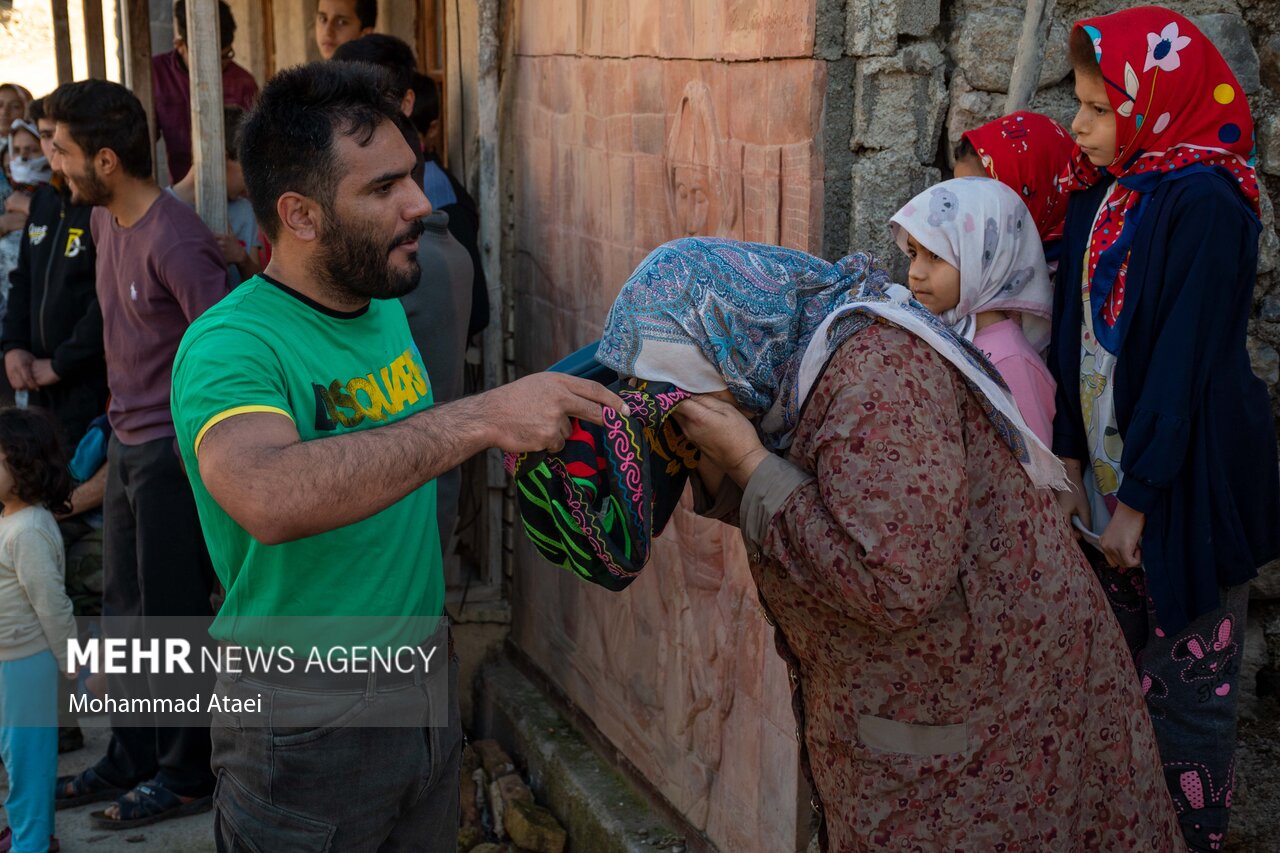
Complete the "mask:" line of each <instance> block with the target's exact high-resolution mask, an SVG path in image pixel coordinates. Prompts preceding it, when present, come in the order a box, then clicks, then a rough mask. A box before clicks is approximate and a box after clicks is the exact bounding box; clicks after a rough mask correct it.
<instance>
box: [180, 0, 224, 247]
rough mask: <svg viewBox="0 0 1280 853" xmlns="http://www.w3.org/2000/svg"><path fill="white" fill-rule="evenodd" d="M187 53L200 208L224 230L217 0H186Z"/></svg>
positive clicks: (217, 228) (215, 226)
mask: <svg viewBox="0 0 1280 853" xmlns="http://www.w3.org/2000/svg"><path fill="white" fill-rule="evenodd" d="M187 56H188V62H187V65H188V68H189V69H190V74H191V143H192V144H191V154H192V166H191V168H193V169H195V170H196V211H197V212H199V214H200V218H201V219H203V220H204V222H205V224H206V225H208V226H209V230H210V231H212V232H213V233H214V234H225V233H226V232H227V154H226V150H227V149H226V144H225V142H224V137H223V126H222V43H221V41H220V40H219V37H218V0H187ZM174 177H175V178H177V176H176V175H175V176H174Z"/></svg>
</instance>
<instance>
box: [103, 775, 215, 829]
mask: <svg viewBox="0 0 1280 853" xmlns="http://www.w3.org/2000/svg"><path fill="white" fill-rule="evenodd" d="M116 805H118V806H119V807H120V817H118V818H110V817H107V812H106V809H101V810H99V811H96V812H90V813H89V817H90V818H92V819H93V824H94V826H96V827H97V828H98V829H110V830H120V829H134V828H136V827H139V826H150V825H151V824H153V823H159V822H160V821H162V820H169V819H170V818H175V817H186V816H187V815H193V814H200V813H201V812H207V811H209V809H211V808H213V795H212V794H206V795H205V796H203V797H196V798H195V799H194V800H191V801H190V802H188V803H184V802H182V800H180V799H178V795H177V794H175V793H173V792H172V791H170V790H168V789H167V788H161V787H160V786H159V785H156V784H154V783H152V782H145V783H143V784H141V785H138V786H136V787H135V788H134V789H133V790H132V791H129V792H127V793H126V794H125V795H124V796H122V797H120V798H119V799H117V800H116Z"/></svg>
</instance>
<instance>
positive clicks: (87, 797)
mask: <svg viewBox="0 0 1280 853" xmlns="http://www.w3.org/2000/svg"><path fill="white" fill-rule="evenodd" d="M68 787H69V788H70V789H71V793H67V788H68ZM123 793H124V788H121V787H120V786H118V785H113V784H112V783H110V782H108V781H107V780H106V779H103V778H102V777H101V776H99V775H98V774H97V771H95V770H94V769H93V768H92V767H90V768H89V769H88V770H86V771H84V772H83V773H81V774H79V775H77V776H59V777H58V782H57V788H56V789H55V790H54V794H53V806H54V808H55V809H57V810H58V811H61V810H62V809H69V808H73V807H75V806H83V805H84V804H85V803H96V802H99V801H101V800H114V799H115V798H116V797H118V796H120V795H121V794H123Z"/></svg>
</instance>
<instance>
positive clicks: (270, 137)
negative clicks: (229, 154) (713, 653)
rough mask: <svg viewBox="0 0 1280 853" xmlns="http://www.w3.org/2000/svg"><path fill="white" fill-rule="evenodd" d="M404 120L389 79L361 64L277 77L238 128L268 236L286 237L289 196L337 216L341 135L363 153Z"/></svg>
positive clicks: (328, 65) (322, 65) (315, 67)
mask: <svg viewBox="0 0 1280 853" xmlns="http://www.w3.org/2000/svg"><path fill="white" fill-rule="evenodd" d="M399 114H400V104H399V102H398V101H397V100H395V99H394V98H392V97H391V96H390V95H389V94H388V91H387V78H386V74H385V73H384V72H383V71H382V70H381V69H380V68H378V67H376V66H373V65H368V64H366V63H363V62H313V63H311V64H310V65H300V66H298V67H296V68H290V69H288V70H285V71H281V72H280V73H279V74H277V75H276V76H274V77H272V78H271V80H270V81H269V82H268V83H267V85H266V87H265V88H264V89H263V90H262V92H261V93H260V94H259V95H258V104H257V106H256V107H254V109H253V111H252V112H251V113H249V117H248V118H247V119H245V121H244V124H243V126H242V127H241V128H240V163H241V165H242V167H243V168H244V181H245V186H246V187H247V188H248V190H249V201H251V202H252V203H253V212H254V215H255V216H256V217H257V219H258V224H259V225H261V226H262V229H263V231H265V232H266V234H267V237H269V238H271V239H272V240H274V239H276V237H277V236H278V235H279V233H280V227H281V223H280V217H279V215H278V214H277V213H276V202H277V201H278V200H279V198H280V196H282V195H284V194H285V193H287V192H296V193H299V194H301V195H304V196H306V197H308V198H312V199H315V200H316V201H318V202H319V203H320V204H321V205H323V206H324V208H325V209H326V210H332V209H333V198H334V194H335V192H336V191H337V187H338V182H339V181H340V180H341V178H342V175H343V174H344V172H345V167H344V166H343V164H342V163H340V162H339V161H338V158H337V155H336V154H335V152H334V147H335V146H334V143H335V141H336V139H337V136H338V135H339V134H340V135H342V136H349V137H351V138H352V139H354V140H355V141H356V143H357V144H359V145H361V146H365V145H368V144H369V142H370V141H371V140H372V139H373V134H374V131H376V130H377V128H378V125H380V124H381V123H382V122H384V121H388V120H390V121H394V120H395V117H396V116H397V115H399ZM144 126H145V122H144Z"/></svg>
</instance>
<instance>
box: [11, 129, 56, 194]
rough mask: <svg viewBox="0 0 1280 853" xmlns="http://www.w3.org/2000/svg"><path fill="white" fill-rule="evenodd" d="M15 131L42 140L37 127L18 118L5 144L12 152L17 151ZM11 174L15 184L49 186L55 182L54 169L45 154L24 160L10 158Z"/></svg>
mask: <svg viewBox="0 0 1280 853" xmlns="http://www.w3.org/2000/svg"><path fill="white" fill-rule="evenodd" d="M15 130H25V131H27V133H30V134H31V135H32V136H34V137H35V138H36V139H39V138H40V131H39V130H37V129H36V126H35V125H34V124H32V123H30V122H28V121H24V120H23V119H20V118H17V119H14V120H13V124H12V125H10V127H9V135H8V136H7V137H6V138H5V144H6V146H7V147H8V149H9V151H10V152H13V151H15V150H16V149H15V148H14V145H13V132H14V131H15ZM9 174H10V175H12V176H13V182H14V183H15V184H47V183H49V181H52V180H53V169H52V168H51V167H50V166H49V160H48V158H47V157H45V156H44V155H43V154H41V155H40V156H39V157H32V158H30V159H24V158H22V157H14V156H12V155H11V156H10V157H9Z"/></svg>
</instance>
